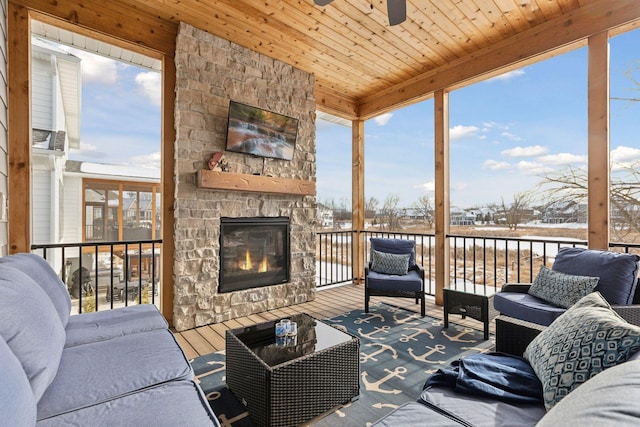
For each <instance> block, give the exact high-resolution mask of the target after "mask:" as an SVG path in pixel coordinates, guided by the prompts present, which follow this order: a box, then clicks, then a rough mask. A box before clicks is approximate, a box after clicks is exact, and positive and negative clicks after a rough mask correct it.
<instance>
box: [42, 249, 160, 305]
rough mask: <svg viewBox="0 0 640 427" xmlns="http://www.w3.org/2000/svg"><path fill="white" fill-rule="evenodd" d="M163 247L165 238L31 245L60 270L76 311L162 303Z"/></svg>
mask: <svg viewBox="0 0 640 427" xmlns="http://www.w3.org/2000/svg"><path fill="white" fill-rule="evenodd" d="M161 250H162V240H161V239H156V240H138V241H129V242H121V241H109V242H91V243H59V244H39V245H32V246H31V252H33V253H37V254H39V255H41V256H42V257H43V258H44V259H46V260H47V261H49V263H50V264H51V265H52V266H53V267H54V269H56V270H57V271H58V273H59V275H60V277H61V279H62V281H63V282H64V283H65V284H66V285H67V288H68V289H69V293H70V295H71V297H72V310H73V312H75V313H82V312H87V311H99V310H104V309H113V308H115V307H120V306H127V305H129V304H143V303H151V304H158V303H159V293H160V289H161V283H160V254H161ZM116 260H118V261H116ZM116 263H117V264H119V266H117V265H116Z"/></svg>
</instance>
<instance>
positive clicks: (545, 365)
mask: <svg viewBox="0 0 640 427" xmlns="http://www.w3.org/2000/svg"><path fill="white" fill-rule="evenodd" d="M639 349H640V327H638V326H635V325H632V324H630V323H627V322H626V321H625V320H624V319H623V318H621V317H620V316H619V315H618V314H617V313H616V312H615V311H613V309H612V308H611V306H610V305H609V303H608V302H607V301H606V300H605V299H604V297H603V296H602V295H601V294H600V292H593V293H590V294H589V295H587V296H586V297H584V298H582V299H581V300H580V301H578V302H577V303H576V304H574V305H573V306H572V307H571V308H569V309H568V310H567V311H566V312H565V313H564V314H562V315H561V316H560V317H558V318H557V319H556V320H555V321H553V323H551V325H549V326H548V327H547V328H546V329H545V330H544V331H542V332H541V333H540V334H539V335H538V336H537V337H536V338H534V339H533V341H531V343H530V344H529V346H527V349H526V350H525V352H524V358H525V359H527V361H528V362H529V364H530V365H531V367H532V368H533V371H534V372H535V373H536V375H537V376H538V379H539V380H540V382H541V383H542V389H543V398H544V405H545V407H546V408H547V410H549V409H551V408H552V407H553V406H554V405H555V404H556V403H558V402H559V401H560V400H561V399H562V398H563V397H565V396H566V395H567V394H569V393H570V392H571V391H572V390H573V389H575V388H576V387H578V386H579V385H580V384H582V383H584V382H586V381H587V380H589V379H590V378H592V377H593V376H595V375H597V374H598V373H600V372H602V371H604V370H605V369H607V368H610V367H612V366H615V365H617V364H619V363H622V362H625V361H626V360H627V359H628V358H629V357H630V356H631V355H632V354H633V353H635V352H636V351H638V350H639Z"/></svg>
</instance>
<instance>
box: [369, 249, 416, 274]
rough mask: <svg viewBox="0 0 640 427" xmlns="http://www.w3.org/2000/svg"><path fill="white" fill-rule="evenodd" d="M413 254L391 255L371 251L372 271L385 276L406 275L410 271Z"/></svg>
mask: <svg viewBox="0 0 640 427" xmlns="http://www.w3.org/2000/svg"><path fill="white" fill-rule="evenodd" d="M410 257H411V254H390V253H387V252H380V251H376V250H375V249H373V250H372V251H371V270H373V271H377V272H378V273H383V274H395V275H399V276H402V275H405V274H407V271H408V270H409V258H410Z"/></svg>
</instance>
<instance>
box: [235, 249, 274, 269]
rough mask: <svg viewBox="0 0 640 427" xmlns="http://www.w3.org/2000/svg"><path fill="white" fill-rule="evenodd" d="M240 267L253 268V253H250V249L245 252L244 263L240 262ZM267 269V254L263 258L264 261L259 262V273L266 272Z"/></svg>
mask: <svg viewBox="0 0 640 427" xmlns="http://www.w3.org/2000/svg"><path fill="white" fill-rule="evenodd" d="M238 268H240V270H244V271H251V270H253V263H252V262H251V254H250V253H249V250H248V249H247V251H246V252H245V253H244V263H243V262H242V261H240V262H238ZM267 271H269V263H268V262H267V257H266V256H265V257H264V258H262V261H260V264H258V273H266V272H267Z"/></svg>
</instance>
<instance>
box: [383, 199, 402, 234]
mask: <svg viewBox="0 0 640 427" xmlns="http://www.w3.org/2000/svg"><path fill="white" fill-rule="evenodd" d="M399 202H400V197H398V196H396V195H392V194H390V195H388V196H387V198H386V199H385V200H384V203H383V205H382V209H381V211H380V228H381V229H382V230H397V229H399V228H400V221H399V210H398V203H399Z"/></svg>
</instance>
